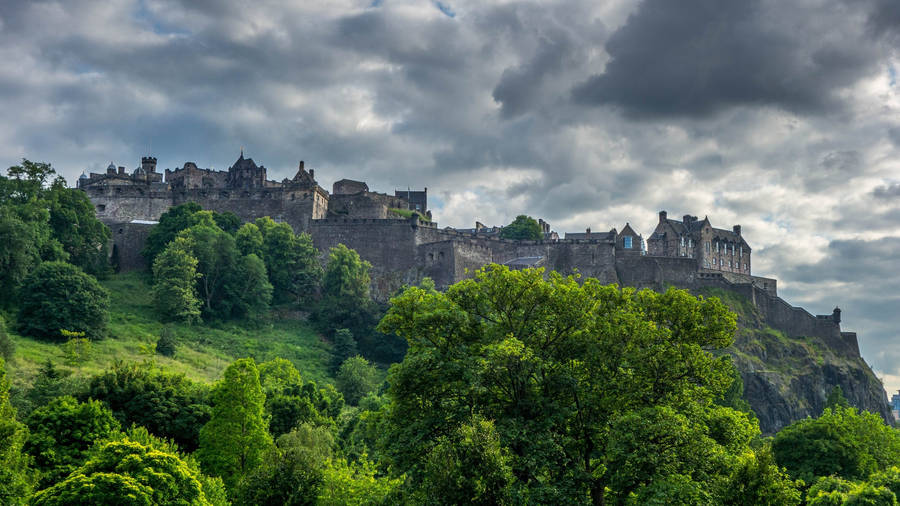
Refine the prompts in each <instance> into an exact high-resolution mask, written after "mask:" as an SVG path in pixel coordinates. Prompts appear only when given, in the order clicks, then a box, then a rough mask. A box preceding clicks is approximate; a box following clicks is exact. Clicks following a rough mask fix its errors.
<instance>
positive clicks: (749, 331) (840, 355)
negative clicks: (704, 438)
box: [696, 287, 892, 434]
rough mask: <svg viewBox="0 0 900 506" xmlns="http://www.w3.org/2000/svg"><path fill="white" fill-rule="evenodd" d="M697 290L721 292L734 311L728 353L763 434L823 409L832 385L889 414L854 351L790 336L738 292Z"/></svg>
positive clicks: (876, 384) (869, 407) (856, 403)
mask: <svg viewBox="0 0 900 506" xmlns="http://www.w3.org/2000/svg"><path fill="white" fill-rule="evenodd" d="M696 291H697V292H698V293H699V294H701V295H705V296H716V297H719V299H721V300H722V302H724V303H725V304H727V305H728V306H729V307H730V308H731V309H732V310H733V311H734V312H735V313H736V314H737V315H738V327H739V329H738V332H737V335H736V336H735V341H734V344H733V345H732V346H731V347H730V348H729V349H728V350H727V353H729V354H730V355H731V356H732V357H733V359H734V363H735V365H736V366H737V368H738V370H739V371H740V373H741V378H742V379H743V380H744V398H745V399H746V400H747V401H748V402H749V403H750V405H751V406H752V407H753V410H754V411H755V412H756V415H757V416H758V417H759V424H760V428H761V429H762V431H763V433H764V434H773V433H775V432H777V431H778V430H779V429H781V428H783V427H785V426H786V425H788V424H790V423H791V422H793V421H796V420H799V419H802V418H805V417H807V416H813V417H815V416H818V415H819V414H821V413H822V409H823V408H824V406H825V399H826V397H827V396H828V393H829V392H830V391H831V389H832V388H834V386H835V385H838V386H840V387H841V389H842V390H843V391H844V396H845V397H846V398H847V400H848V401H849V402H850V404H851V405H852V406H855V407H857V408H859V409H863V410H867V411H871V412H873V413H878V414H880V415H881V416H882V417H884V419H885V420H888V421H890V420H891V419H892V418H891V413H890V408H889V405H888V402H887V395H886V393H885V391H884V387H883V386H882V384H881V381H880V380H879V379H878V378H877V377H876V376H875V374H874V373H873V372H872V369H871V368H870V367H869V365H868V364H866V362H865V360H863V358H862V357H860V356H859V354H858V353H854V352H851V351H848V350H847V349H845V348H842V349H837V348H835V347H834V346H833V345H830V344H829V343H827V342H826V341H825V340H824V339H822V338H819V337H810V336H789V335H788V334H786V331H787V330H788V329H778V328H773V327H772V326H769V325H767V324H766V323H765V318H763V315H761V314H760V311H759V309H758V308H757V307H756V306H755V305H754V304H753V303H752V302H751V301H750V300H748V299H746V298H745V297H743V296H742V295H740V294H737V293H734V292H731V291H728V290H725V289H721V288H708V287H707V288H701V289H699V290H696Z"/></svg>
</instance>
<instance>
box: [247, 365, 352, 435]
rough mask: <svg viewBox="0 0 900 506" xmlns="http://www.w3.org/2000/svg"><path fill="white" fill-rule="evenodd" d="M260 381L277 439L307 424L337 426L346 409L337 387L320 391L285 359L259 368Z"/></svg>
mask: <svg viewBox="0 0 900 506" xmlns="http://www.w3.org/2000/svg"><path fill="white" fill-rule="evenodd" d="M259 379H260V384H261V385H262V388H263V392H264V393H265V394H266V405H265V407H266V414H267V416H268V417H269V433H270V434H272V436H274V437H279V436H281V435H282V434H286V433H288V432H290V431H291V430H292V429H294V428H295V427H297V426H298V425H300V424H303V423H311V424H314V425H326V426H334V424H335V422H334V419H335V418H336V417H337V416H338V414H339V413H340V412H341V408H342V407H343V405H344V398H343V397H342V396H341V394H340V393H339V392H337V391H336V390H334V387H333V386H331V385H327V386H326V388H323V389H320V388H319V387H318V386H317V385H316V384H315V383H314V382H311V381H310V382H304V381H303V380H302V379H301V377H300V372H299V371H297V368H296V367H294V364H292V363H291V362H290V361H288V360H285V359H283V358H276V359H274V360H270V361H268V362H263V363H261V364H259Z"/></svg>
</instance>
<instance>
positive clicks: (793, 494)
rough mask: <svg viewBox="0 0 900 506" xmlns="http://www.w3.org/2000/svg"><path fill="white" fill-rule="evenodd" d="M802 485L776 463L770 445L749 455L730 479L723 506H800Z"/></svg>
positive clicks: (743, 458) (742, 459)
mask: <svg viewBox="0 0 900 506" xmlns="http://www.w3.org/2000/svg"><path fill="white" fill-rule="evenodd" d="M801 486H802V482H799V481H793V480H791V479H790V477H789V476H788V475H787V473H786V472H784V470H782V469H781V468H780V467H778V464H776V463H775V456H774V455H772V448H771V447H770V446H763V447H762V448H760V449H758V450H757V451H755V452H752V453H745V454H744V455H742V456H741V457H740V462H739V464H738V465H737V467H736V468H735V471H734V474H733V475H732V476H731V477H730V478H729V480H728V483H727V484H726V486H725V488H724V493H723V496H722V498H721V500H722V504H726V505H733V506H742V505H745V504H768V505H771V506H789V505H796V504H800V502H801V493H800V487H801Z"/></svg>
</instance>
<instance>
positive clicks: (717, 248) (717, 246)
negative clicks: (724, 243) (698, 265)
mask: <svg viewBox="0 0 900 506" xmlns="http://www.w3.org/2000/svg"><path fill="white" fill-rule="evenodd" d="M718 252H719V241H716V253H718Z"/></svg>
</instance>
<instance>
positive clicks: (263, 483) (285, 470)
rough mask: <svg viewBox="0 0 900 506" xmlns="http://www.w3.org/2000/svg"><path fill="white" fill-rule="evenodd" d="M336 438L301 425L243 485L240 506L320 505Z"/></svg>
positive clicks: (282, 439)
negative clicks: (320, 496) (323, 482)
mask: <svg viewBox="0 0 900 506" xmlns="http://www.w3.org/2000/svg"><path fill="white" fill-rule="evenodd" d="M333 445H334V437H333V436H332V434H331V431H330V430H328V429H327V428H326V427H317V426H314V425H311V424H301V425H300V426H298V427H297V428H295V429H294V430H292V431H291V432H289V433H287V434H284V435H282V436H281V437H279V438H278V440H277V446H276V447H275V448H274V449H273V450H272V451H271V452H270V454H269V455H268V457H267V458H266V459H265V460H264V462H263V464H262V465H261V466H260V467H259V468H257V469H256V470H255V471H254V472H252V473H250V475H249V476H247V477H246V478H245V479H244V480H242V481H241V483H240V486H239V487H238V491H237V493H236V495H235V502H237V503H239V504H284V505H307V504H308V505H313V504H316V499H317V497H318V493H319V488H320V487H321V485H322V474H323V473H322V469H323V468H324V467H325V465H326V463H327V462H328V460H329V459H330V458H331V456H332V446H333Z"/></svg>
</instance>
